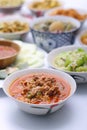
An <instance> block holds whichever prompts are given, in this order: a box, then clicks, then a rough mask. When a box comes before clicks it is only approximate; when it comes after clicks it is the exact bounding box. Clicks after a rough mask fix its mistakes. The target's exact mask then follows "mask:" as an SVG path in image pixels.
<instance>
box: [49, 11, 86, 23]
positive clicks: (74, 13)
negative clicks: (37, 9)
mask: <svg viewBox="0 0 87 130" xmlns="http://www.w3.org/2000/svg"><path fill="white" fill-rule="evenodd" d="M49 15H51V16H54V15H65V16H71V17H73V18H76V19H78V20H80V21H81V20H84V19H86V18H87V14H80V13H78V12H77V11H76V10H75V9H60V10H59V9H56V10H54V11H52V12H51V13H50V14H49Z"/></svg>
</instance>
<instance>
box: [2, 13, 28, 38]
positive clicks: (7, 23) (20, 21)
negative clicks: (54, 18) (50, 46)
mask: <svg viewBox="0 0 87 130" xmlns="http://www.w3.org/2000/svg"><path fill="white" fill-rule="evenodd" d="M29 22H30V21H29V19H27V18H24V17H23V16H20V15H8V16H5V17H2V18H1V19H0V38H4V39H10V40H17V39H20V38H21V36H23V35H26V34H27V33H28V32H29Z"/></svg>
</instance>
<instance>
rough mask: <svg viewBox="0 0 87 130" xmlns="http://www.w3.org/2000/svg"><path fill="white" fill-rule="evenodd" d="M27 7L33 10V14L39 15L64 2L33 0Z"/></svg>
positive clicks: (57, 0)
mask: <svg viewBox="0 0 87 130" xmlns="http://www.w3.org/2000/svg"><path fill="white" fill-rule="evenodd" d="M26 6H27V8H28V9H29V10H30V11H31V13H32V15H34V16H36V17H39V16H42V15H44V13H45V12H46V11H47V10H49V9H52V8H54V7H61V6H62V2H60V1H59V0H42V1H38V0H36V1H33V2H27V3H26Z"/></svg>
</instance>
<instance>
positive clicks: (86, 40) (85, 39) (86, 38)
mask: <svg viewBox="0 0 87 130" xmlns="http://www.w3.org/2000/svg"><path fill="white" fill-rule="evenodd" d="M81 41H82V43H83V44H86V45H87V33H85V34H83V35H82V37H81Z"/></svg>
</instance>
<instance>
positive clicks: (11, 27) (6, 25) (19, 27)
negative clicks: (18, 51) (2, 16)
mask: <svg viewBox="0 0 87 130" xmlns="http://www.w3.org/2000/svg"><path fill="white" fill-rule="evenodd" d="M28 30H29V25H28V23H26V22H20V21H11V22H2V23H0V33H14V32H21V31H28Z"/></svg>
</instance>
